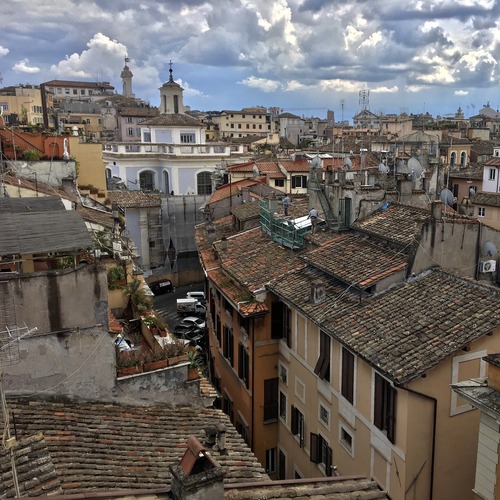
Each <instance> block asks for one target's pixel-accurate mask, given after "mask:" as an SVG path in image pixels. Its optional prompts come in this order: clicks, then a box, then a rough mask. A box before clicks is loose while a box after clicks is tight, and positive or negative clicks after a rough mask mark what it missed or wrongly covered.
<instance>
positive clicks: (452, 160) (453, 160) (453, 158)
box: [450, 151, 457, 165]
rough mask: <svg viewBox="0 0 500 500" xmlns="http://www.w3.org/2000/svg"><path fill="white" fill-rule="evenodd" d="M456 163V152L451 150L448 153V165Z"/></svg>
mask: <svg viewBox="0 0 500 500" xmlns="http://www.w3.org/2000/svg"><path fill="white" fill-rule="evenodd" d="M455 163H457V153H456V152H455V151H453V153H451V155H450V165H455Z"/></svg>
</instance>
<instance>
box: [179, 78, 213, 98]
mask: <svg viewBox="0 0 500 500" xmlns="http://www.w3.org/2000/svg"><path fill="white" fill-rule="evenodd" d="M175 83H178V84H179V85H180V86H181V87H182V88H183V89H184V92H183V94H184V95H185V96H188V97H190V96H191V97H192V96H198V97H208V96H207V95H206V94H204V93H203V92H202V91H201V90H197V89H193V88H191V87H190V86H189V83H188V82H186V81H184V82H183V81H182V80H181V79H180V78H179V79H176V80H175Z"/></svg>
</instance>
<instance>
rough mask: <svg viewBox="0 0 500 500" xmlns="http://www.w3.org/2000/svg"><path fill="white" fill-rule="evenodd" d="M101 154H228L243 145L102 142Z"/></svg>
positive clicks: (238, 149)
mask: <svg viewBox="0 0 500 500" xmlns="http://www.w3.org/2000/svg"><path fill="white" fill-rule="evenodd" d="M102 149H103V154H104V155H106V154H122V155H126V154H141V155H158V154H164V155H172V156H187V155H189V156H193V155H194V156H197V155H200V156H201V155H203V156H230V155H231V154H234V153H243V152H244V151H243V145H235V144H193V145H186V144H182V145H181V144H155V143H151V142H127V143H125V142H119V143H116V142H113V143H104V144H103V146H102Z"/></svg>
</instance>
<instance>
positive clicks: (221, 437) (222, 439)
mask: <svg viewBox="0 0 500 500" xmlns="http://www.w3.org/2000/svg"><path fill="white" fill-rule="evenodd" d="M214 450H217V451H218V452H219V453H220V454H221V455H227V450H226V426H225V425H224V424H219V425H217V445H216V446H215V447H214Z"/></svg>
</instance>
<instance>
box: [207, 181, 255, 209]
mask: <svg viewBox="0 0 500 500" xmlns="http://www.w3.org/2000/svg"><path fill="white" fill-rule="evenodd" d="M255 184H260V179H242V180H239V181H236V182H231V183H229V184H224V185H223V186H221V187H220V188H218V189H217V190H216V191H214V192H213V193H212V196H210V199H209V200H208V201H207V204H211V203H216V202H218V201H221V200H224V199H226V198H230V197H232V196H236V195H237V194H238V193H239V192H240V191H241V189H242V188H244V187H250V186H254V185H255Z"/></svg>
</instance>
